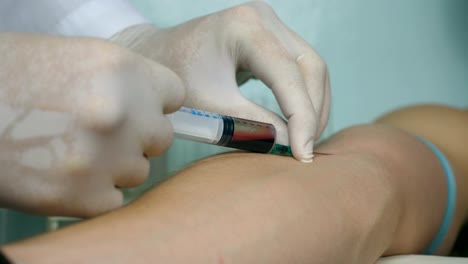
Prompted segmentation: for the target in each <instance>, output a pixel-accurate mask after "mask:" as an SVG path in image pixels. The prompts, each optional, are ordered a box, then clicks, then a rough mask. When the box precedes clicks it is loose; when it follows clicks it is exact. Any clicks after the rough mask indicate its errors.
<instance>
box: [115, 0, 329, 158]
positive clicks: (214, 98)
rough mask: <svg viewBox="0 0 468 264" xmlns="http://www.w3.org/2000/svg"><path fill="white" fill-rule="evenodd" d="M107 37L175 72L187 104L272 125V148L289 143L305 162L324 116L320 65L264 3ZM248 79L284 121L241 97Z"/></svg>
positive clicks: (325, 82) (325, 87) (325, 91)
mask: <svg viewBox="0 0 468 264" xmlns="http://www.w3.org/2000/svg"><path fill="white" fill-rule="evenodd" d="M112 40H113V41H115V42H116V43H119V44H121V45H124V46H126V47H130V48H131V49H133V50H135V51H137V52H139V53H141V54H143V55H144V56H146V57H148V58H151V59H153V60H155V61H157V62H159V63H161V64H163V65H165V66H167V67H169V68H170V69H172V70H174V71H175V72H176V73H177V74H178V75H179V76H180V77H181V78H182V80H183V81H184V83H185V86H186V88H187V98H186V101H185V105H186V106H189V107H193V108H199V109H203V110H207V111H212V112H218V113H221V114H225V115H232V116H236V117H241V118H246V119H252V120H257V121H263V122H269V123H272V124H274V125H275V127H276V128H277V134H278V135H277V137H278V139H277V143H280V144H284V145H291V147H292V151H293V154H294V157H295V158H296V159H298V160H302V161H305V162H308V161H311V160H312V156H313V155H312V151H313V143H314V141H315V140H316V139H318V138H319V136H320V134H321V133H322V132H323V130H324V128H325V126H326V123H327V120H328V115H329V108H330V84H329V78H328V72H327V67H326V65H325V63H324V62H323V60H322V59H321V58H320V56H319V55H318V54H317V53H316V52H315V51H314V50H313V49H312V47H310V46H309V44H307V43H306V42H305V41H304V40H303V39H301V38H300V37H299V36H298V35H297V34H296V33H294V32H293V31H291V30H290V29H289V28H287V27H286V26H285V25H284V24H283V23H282V22H281V21H280V20H279V18H278V17H277V16H276V14H275V13H274V11H273V10H272V9H271V8H270V7H269V6H268V5H266V4H265V3H263V2H259V1H258V2H251V3H248V4H244V5H240V6H237V7H233V8H230V9H227V10H224V11H220V12H217V13H214V14H211V15H208V16H205V17H201V18H197V19H194V20H191V21H188V22H186V23H184V24H181V25H178V26H175V27H172V28H167V29H158V28H156V27H154V26H152V25H139V26H134V27H130V28H128V29H126V30H123V31H122V32H120V33H119V34H117V35H115V36H114V37H113V38H112ZM251 75H253V76H255V77H256V78H258V79H260V80H261V81H263V82H264V83H265V84H266V85H267V86H268V87H270V88H271V89H272V91H273V93H274V95H275V97H276V99H277V101H278V103H279V105H280V107H281V110H282V112H283V114H284V116H285V117H286V118H287V122H285V121H284V120H283V119H282V118H281V117H279V116H278V115H276V114H274V113H272V112H271V111H269V110H267V109H265V108H263V107H260V106H258V105H256V104H254V103H253V102H251V101H249V100H247V99H246V98H245V97H244V96H243V95H242V94H241V93H240V91H239V87H238V83H239V82H240V83H242V82H243V81H245V78H244V77H245V76H251Z"/></svg>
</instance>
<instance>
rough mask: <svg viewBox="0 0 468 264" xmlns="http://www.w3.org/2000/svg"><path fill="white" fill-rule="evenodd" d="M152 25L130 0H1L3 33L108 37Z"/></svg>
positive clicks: (0, 25)
mask: <svg viewBox="0 0 468 264" xmlns="http://www.w3.org/2000/svg"><path fill="white" fill-rule="evenodd" d="M143 23H149V21H148V20H146V19H145V18H144V17H143V16H142V15H141V14H140V13H139V12H138V11H137V10H136V9H135V8H134V7H133V6H132V4H131V3H129V2H128V1H127V0H1V1H0V32H36V33H46V34H53V35H65V36H90V37H99V38H109V37H111V36H112V35H114V34H115V33H117V32H119V31H121V30H123V29H125V28H127V27H130V26H133V25H137V24H143Z"/></svg>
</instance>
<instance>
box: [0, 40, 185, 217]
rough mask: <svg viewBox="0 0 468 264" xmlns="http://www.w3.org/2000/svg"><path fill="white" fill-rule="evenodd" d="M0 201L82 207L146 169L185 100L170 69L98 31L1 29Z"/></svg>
mask: <svg viewBox="0 0 468 264" xmlns="http://www.w3.org/2000/svg"><path fill="white" fill-rule="evenodd" d="M0 80H1V86H0V119H1V123H0V168H1V173H0V182H1V184H0V206H2V207H10V208H16V209H20V210H24V211H28V212H33V213H39V214H49V215H68V216H78V217H89V216H93V215H96V214H100V213H103V212H106V211H108V210H111V209H114V208H116V207H119V206H121V205H122V202H123V197H122V193H121V191H120V188H125V187H132V186H136V185H139V184H141V183H143V182H144V180H145V179H146V178H147V175H148V170H149V163H148V160H147V158H146V157H145V156H144V154H145V155H146V156H153V155H160V154H162V153H163V152H164V151H165V150H166V149H167V148H168V147H169V145H170V144H171V142H172V134H173V131H172V126H171V124H170V122H169V120H167V119H166V117H165V114H167V113H170V112H173V111H175V110H177V109H178V108H179V107H180V106H181V104H182V103H183V101H184V96H185V90H184V88H183V85H182V81H181V80H180V79H179V78H178V77H177V76H176V75H175V74H174V73H173V72H172V71H171V70H169V69H167V68H166V67H164V66H162V65H159V64H157V63H155V62H152V61H150V60H148V59H145V58H143V57H142V56H140V55H138V54H134V53H132V52H130V51H127V50H125V49H123V48H121V47H119V46H117V45H114V44H112V43H109V42H106V41H103V40H95V39H84V38H59V37H50V36H39V35H24V34H23V35H21V34H7V33H4V34H0Z"/></svg>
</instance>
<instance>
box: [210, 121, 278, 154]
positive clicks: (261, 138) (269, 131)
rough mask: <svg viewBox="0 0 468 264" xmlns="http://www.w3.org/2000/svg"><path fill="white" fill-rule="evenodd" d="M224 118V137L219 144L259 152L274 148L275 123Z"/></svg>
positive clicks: (266, 151)
mask: <svg viewBox="0 0 468 264" xmlns="http://www.w3.org/2000/svg"><path fill="white" fill-rule="evenodd" d="M223 120H224V129H223V138H222V139H221V140H220V142H219V143H218V145H220V146H225V147H230V148H236V149H243V150H248V151H252V152H259V153H269V152H270V151H271V150H272V149H273V146H274V145H275V138H276V130H275V127H274V126H273V125H271V124H267V123H262V122H257V121H252V120H247V119H242V118H237V117H230V116H223Z"/></svg>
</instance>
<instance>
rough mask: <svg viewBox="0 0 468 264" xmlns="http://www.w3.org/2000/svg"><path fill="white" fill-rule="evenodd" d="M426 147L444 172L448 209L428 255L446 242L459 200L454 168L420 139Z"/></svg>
mask: <svg viewBox="0 0 468 264" xmlns="http://www.w3.org/2000/svg"><path fill="white" fill-rule="evenodd" d="M418 138H419V139H420V140H421V141H422V142H423V143H424V144H426V146H428V147H429V148H430V149H431V150H432V152H434V154H435V155H436V156H437V158H438V159H439V161H440V163H441V165H442V167H443V169H444V172H445V178H446V180H447V207H446V208H445V215H444V218H443V220H442V224H441V225H440V228H439V231H437V234H436V235H435V237H434V239H433V240H432V242H431V244H430V245H429V247H428V248H427V249H426V250H425V251H424V254H426V255H432V254H434V253H435V252H436V251H437V249H438V248H439V246H440V244H442V242H443V241H444V238H445V236H446V235H447V233H448V231H449V229H450V225H451V224H452V220H453V215H454V214H455V205H456V200H457V184H456V179H455V175H454V174H453V170H452V167H451V166H450V163H449V161H448V160H447V158H446V157H445V155H444V154H443V153H442V152H441V151H440V150H439V149H438V148H437V147H436V146H435V145H434V144H432V143H431V142H429V141H427V140H426V139H424V138H422V137H418Z"/></svg>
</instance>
